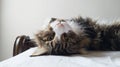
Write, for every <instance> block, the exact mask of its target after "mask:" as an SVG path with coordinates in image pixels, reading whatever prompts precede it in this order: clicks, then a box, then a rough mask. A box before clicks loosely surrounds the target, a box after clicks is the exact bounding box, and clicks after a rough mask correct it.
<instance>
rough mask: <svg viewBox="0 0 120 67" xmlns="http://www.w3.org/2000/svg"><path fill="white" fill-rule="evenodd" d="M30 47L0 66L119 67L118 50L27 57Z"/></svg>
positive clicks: (31, 51)
mask: <svg viewBox="0 0 120 67" xmlns="http://www.w3.org/2000/svg"><path fill="white" fill-rule="evenodd" d="M35 49H36V48H31V49H29V50H27V51H25V52H23V53H21V54H19V55H17V56H15V57H12V58H10V59H7V60H4V61H2V62H0V67H120V52H119V51H117V52H91V53H90V54H89V55H76V56H53V55H49V56H38V57H29V56H30V55H31V54H32V53H33V51H34V50H35Z"/></svg>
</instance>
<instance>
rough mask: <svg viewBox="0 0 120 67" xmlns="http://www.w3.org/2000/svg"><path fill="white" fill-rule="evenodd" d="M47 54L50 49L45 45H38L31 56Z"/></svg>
mask: <svg viewBox="0 0 120 67" xmlns="http://www.w3.org/2000/svg"><path fill="white" fill-rule="evenodd" d="M47 54H48V49H46V48H44V47H37V49H36V50H35V51H34V52H33V54H32V55H30V57H35V56H41V55H47Z"/></svg>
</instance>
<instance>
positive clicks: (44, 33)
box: [31, 17, 120, 56]
mask: <svg viewBox="0 0 120 67" xmlns="http://www.w3.org/2000/svg"><path fill="white" fill-rule="evenodd" d="M35 41H36V43H37V45H38V48H37V50H36V51H35V52H34V53H33V54H32V55H31V56H38V55H73V54H85V53H86V52H87V51H93V50H96V51H116V50H120V23H118V24H111V25H100V24H97V23H96V21H93V20H92V19H91V18H82V17H78V18H72V19H58V18H51V20H50V21H49V24H48V25H47V26H46V28H45V29H43V30H41V31H40V32H39V33H37V34H36V35H35Z"/></svg>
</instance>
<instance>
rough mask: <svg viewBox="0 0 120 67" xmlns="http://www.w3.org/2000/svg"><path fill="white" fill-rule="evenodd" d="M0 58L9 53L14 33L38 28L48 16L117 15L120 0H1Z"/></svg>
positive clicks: (100, 16)
mask: <svg viewBox="0 0 120 67" xmlns="http://www.w3.org/2000/svg"><path fill="white" fill-rule="evenodd" d="M1 1H2V2H1V4H2V6H1V7H2V8H1V16H2V17H1V20H0V21H1V22H0V24H1V25H0V27H1V28H0V40H1V41H0V60H4V59H7V58H10V57H12V48H13V43H14V40H15V38H16V36H18V35H22V34H25V35H29V36H31V37H32V36H33V34H34V33H35V32H36V31H37V30H39V28H40V26H41V25H42V24H43V21H44V20H45V19H46V18H48V17H58V18H71V17H75V16H79V15H82V16H89V17H99V18H118V17H120V0H1Z"/></svg>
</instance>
